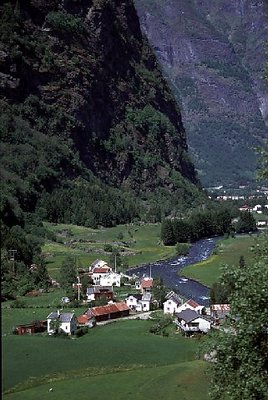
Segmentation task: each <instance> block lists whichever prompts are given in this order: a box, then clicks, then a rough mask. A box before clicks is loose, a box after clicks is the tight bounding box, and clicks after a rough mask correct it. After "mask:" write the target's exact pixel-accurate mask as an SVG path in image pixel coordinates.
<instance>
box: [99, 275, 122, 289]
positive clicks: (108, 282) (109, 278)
mask: <svg viewBox="0 0 268 400" xmlns="http://www.w3.org/2000/svg"><path fill="white" fill-rule="evenodd" d="M98 279H99V284H100V286H117V287H120V286H121V274H117V273H116V272H113V271H111V272H108V273H107V274H103V275H101V276H100V278H98Z"/></svg>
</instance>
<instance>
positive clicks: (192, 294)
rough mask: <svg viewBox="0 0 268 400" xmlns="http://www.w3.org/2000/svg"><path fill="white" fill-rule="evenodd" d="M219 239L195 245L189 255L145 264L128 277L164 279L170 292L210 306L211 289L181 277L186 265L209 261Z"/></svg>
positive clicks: (199, 242)
mask: <svg viewBox="0 0 268 400" xmlns="http://www.w3.org/2000/svg"><path fill="white" fill-rule="evenodd" d="M218 240H219V237H215V238H210V239H202V240H199V241H198V242H196V243H193V244H192V245H191V247H190V251H189V254H188V255H187V256H185V257H182V256H177V257H174V258H171V259H169V260H165V261H159V262H155V263H151V264H145V265H142V266H139V267H136V268H131V269H130V270H128V271H127V274H128V275H132V274H135V275H137V276H138V277H139V278H141V277H142V276H150V274H151V277H152V278H159V277H161V278H162V279H163V282H164V285H165V286H166V287H167V288H169V289H170V290H174V292H176V293H178V294H180V295H181V296H183V297H186V298H187V299H193V300H195V301H196V302H198V303H199V304H202V305H204V306H208V305H209V288H208V287H207V286H205V285H202V284H201V283H199V282H197V281H195V280H193V279H187V278H185V277H184V276H183V275H180V272H179V271H180V270H181V269H182V268H183V267H185V266H186V265H192V264H195V263H197V262H200V261H202V260H205V259H207V258H208V257H209V256H210V255H211V253H212V252H213V250H214V248H215V246H216V243H217V241H218Z"/></svg>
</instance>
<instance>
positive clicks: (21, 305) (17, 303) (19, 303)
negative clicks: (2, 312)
mask: <svg viewBox="0 0 268 400" xmlns="http://www.w3.org/2000/svg"><path fill="white" fill-rule="evenodd" d="M10 307H11V308H25V307H26V304H25V302H24V301H23V300H19V299H16V300H14V301H13V303H11V305H10Z"/></svg>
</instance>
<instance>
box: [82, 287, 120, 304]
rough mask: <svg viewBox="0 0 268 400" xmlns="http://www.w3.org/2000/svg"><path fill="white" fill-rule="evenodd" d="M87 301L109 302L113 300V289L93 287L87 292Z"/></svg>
mask: <svg viewBox="0 0 268 400" xmlns="http://www.w3.org/2000/svg"><path fill="white" fill-rule="evenodd" d="M86 296H87V301H88V302H90V301H94V300H99V299H101V298H102V299H106V300H107V301H109V300H113V287H112V286H100V285H92V286H89V287H88V288H87V291H86Z"/></svg>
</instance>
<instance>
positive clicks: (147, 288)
mask: <svg viewBox="0 0 268 400" xmlns="http://www.w3.org/2000/svg"><path fill="white" fill-rule="evenodd" d="M153 281H154V280H153V278H148V277H145V278H142V280H141V281H140V289H141V293H142V294H145V293H151V291H152V288H153Z"/></svg>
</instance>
